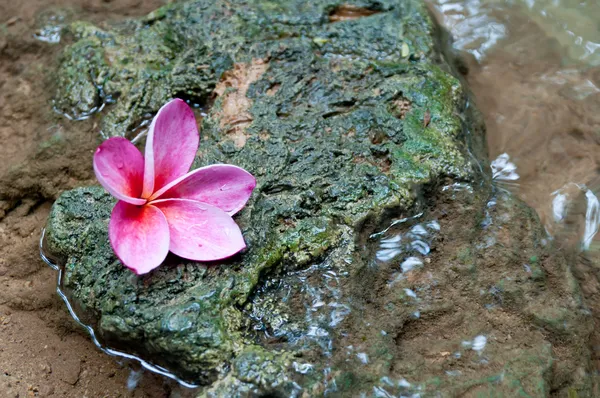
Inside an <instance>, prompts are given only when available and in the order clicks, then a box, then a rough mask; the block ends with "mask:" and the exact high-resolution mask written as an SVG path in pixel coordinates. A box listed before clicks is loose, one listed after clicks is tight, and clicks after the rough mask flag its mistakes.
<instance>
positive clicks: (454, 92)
mask: <svg viewBox="0 0 600 398" xmlns="http://www.w3.org/2000/svg"><path fill="white" fill-rule="evenodd" d="M70 30H71V32H72V33H73V34H74V35H75V39H76V40H75V42H74V43H73V44H72V45H70V46H69V47H68V48H67V49H66V50H65V52H64V54H63V57H62V59H61V62H62V63H61V67H60V68H59V70H58V72H57V74H58V75H57V82H58V92H57V97H56V98H57V100H56V104H55V105H56V106H57V108H58V109H61V110H62V111H63V112H66V113H70V114H73V115H75V116H83V117H87V116H88V115H90V114H93V113H95V112H96V113H98V115H94V117H98V118H101V126H102V132H103V133H104V135H105V136H113V135H123V136H128V137H130V138H131V137H132V136H133V134H134V133H135V131H134V128H135V127H136V126H138V125H139V124H140V123H142V122H143V120H145V119H147V118H148V117H150V116H151V115H152V114H154V113H155V112H156V111H157V110H158V108H159V107H160V106H161V105H162V104H163V103H164V102H166V101H167V100H168V99H169V98H172V97H175V96H179V97H183V98H185V99H187V100H189V101H190V102H191V103H194V104H198V105H200V106H201V107H202V108H203V110H204V111H205V112H206V113H207V114H206V115H204V117H203V119H202V122H201V128H202V133H201V135H202V140H201V144H200V150H199V153H198V158H197V161H196V164H195V166H202V165H206V164H212V163H216V162H226V163H231V164H236V165H239V166H241V167H244V168H245V169H247V170H248V171H250V172H251V173H252V174H254V175H255V176H256V178H257V181H258V185H257V188H256V190H255V193H254V195H253V197H252V198H251V201H250V202H249V204H248V206H247V207H246V208H245V209H243V210H242V211H241V212H240V213H239V215H237V216H236V221H237V222H238V224H239V225H240V226H241V228H242V231H243V233H244V237H245V239H246V242H247V245H248V249H247V250H246V251H245V252H244V253H241V254H240V255H238V256H236V257H234V258H233V259H230V260H228V261H226V262H223V263H218V264H198V263H194V262H190V261H186V260H183V259H181V258H178V257H176V256H169V257H168V258H167V260H166V262H165V264H164V265H163V266H161V267H160V268H159V269H157V270H156V271H154V272H152V273H150V274H149V275H146V276H143V277H138V276H135V275H133V274H132V273H131V272H130V271H128V270H127V269H126V268H124V267H123V266H122V264H120V263H119V261H118V259H117V258H116V257H115V255H114V254H113V252H112V250H111V248H110V245H109V242H108V235H107V227H108V220H109V217H110V211H111V209H112V206H113V205H114V201H113V199H112V198H111V197H110V196H109V195H108V194H107V193H105V192H104V191H103V190H102V189H101V188H99V187H89V188H80V189H76V190H73V191H69V192H65V193H64V194H63V195H62V196H61V197H60V198H59V199H58V200H57V202H56V203H55V205H54V207H53V210H52V212H51V215H50V218H49V220H48V224H47V231H46V243H47V244H46V250H48V252H49V253H51V254H52V255H53V256H56V257H57V258H59V259H60V260H61V262H62V263H63V265H64V280H63V287H64V289H65V291H66V292H67V294H68V296H69V298H70V299H71V301H72V302H73V304H74V305H75V307H76V309H77V312H78V313H79V314H82V317H83V318H84V319H83V320H84V321H85V322H87V323H89V324H91V325H93V326H94V328H95V330H96V332H97V335H98V337H99V339H100V340H101V341H102V342H103V343H104V344H106V345H108V346H110V347H113V348H117V349H121V350H126V351H127V352H131V353H134V354H136V355H139V356H140V357H142V358H144V359H145V360H148V361H150V362H152V363H154V364H156V365H159V366H161V367H163V368H165V369H167V370H169V371H170V372H173V373H174V374H176V375H177V376H178V377H180V378H182V379H184V380H186V381H188V382H192V383H197V384H199V385H200V386H201V389H200V390H198V394H199V395H202V396H259V395H269V394H272V395H275V396H301V395H303V394H304V395H308V396H321V395H333V396H360V394H362V393H364V394H366V395H367V396H369V395H374V396H385V394H390V395H396V396H398V395H410V394H421V396H437V395H438V394H440V395H442V396H459V395H464V394H468V393H471V395H472V396H478V395H481V396H518V395H523V396H546V395H548V394H549V393H550V391H552V392H553V393H558V394H560V393H562V392H565V393H566V391H569V393H571V391H575V392H577V393H579V394H580V396H586V394H588V393H589V391H590V389H591V388H592V386H591V382H590V380H589V379H588V378H587V376H586V375H587V373H588V371H589V369H590V367H589V361H590V360H589V352H588V350H587V339H588V335H589V332H590V328H591V323H590V322H591V321H590V319H589V316H587V315H586V312H585V311H584V309H583V304H582V303H581V298H580V294H579V291H578V286H577V284H576V283H575V282H574V279H573V277H572V276H571V274H570V270H569V268H568V267H567V265H566V262H565V260H564V259H563V258H562V257H561V255H560V254H557V253H553V252H552V251H551V249H549V248H548V245H547V244H546V245H545V244H544V233H543V229H542V228H541V227H540V224H539V220H538V219H537V217H536V216H535V214H534V213H533V212H532V211H531V210H530V209H528V208H527V207H526V206H524V205H523V204H521V203H520V202H518V201H517V200H515V199H514V198H511V197H510V196H508V195H506V194H501V193H498V192H497V191H496V190H495V189H494V187H493V184H492V182H491V181H490V178H489V175H488V173H487V172H486V171H485V170H487V167H485V165H486V164H487V160H486V157H485V152H484V150H483V149H482V148H483V143H484V133H483V126H482V123H481V120H480V118H479V117H478V115H477V113H476V111H475V109H473V107H472V105H468V104H469V102H468V100H467V95H466V94H465V91H464V89H463V86H462V85H461V84H460V82H459V80H458V79H456V78H455V77H453V76H452V74H451V70H452V67H451V65H449V64H448V62H447V60H448V59H449V56H450V55H449V53H448V52H446V51H445V49H444V48H442V47H440V46H439V44H437V43H441V42H442V40H441V39H439V38H440V36H439V35H440V34H441V33H440V32H439V31H438V29H437V28H436V27H435V26H434V25H433V23H432V21H431V20H430V18H429V16H428V13H427V10H426V8H425V5H424V4H423V3H421V2H420V1H419V0H384V1H377V2H375V1H353V2H343V3H342V2H340V1H329V0H316V1H311V2H306V1H283V0H282V1H265V0H251V1H237V0H235V1H231V0H230V1H219V0H217V1H188V2H182V3H174V4H170V5H168V6H166V7H164V8H161V9H159V10H157V11H155V12H153V13H152V14H150V15H149V16H147V17H145V18H142V19H139V20H132V21H129V22H124V23H122V24H120V25H117V26H106V27H103V28H102V29H101V28H98V27H95V26H92V25H89V24H86V23H76V24H73V25H72V26H71V27H70ZM103 103H105V104H107V106H104V107H103V106H102V104H103ZM73 115H72V116H73ZM386 242H387V243H386ZM390 248H391V249H390ZM386 250H387V251H386ZM533 257H535V258H536V261H535V264H533V263H532V264H530V269H534V270H535V275H533V274H528V273H527V268H526V267H524V264H527V263H531V261H530V259H531V258H533ZM377 258H379V260H377ZM409 258H412V259H413V260H411V261H413V262H412V263H411V264H413V265H414V266H415V268H414V269H411V270H409V269H408V268H405V272H402V267H401V264H402V263H403V262H404V261H405V260H406V259H409ZM414 259H417V260H414ZM411 267H412V265H411ZM478 336H480V337H479V340H477V341H478V342H479V343H478V344H475V343H474V342H475V341H476V340H474V339H475V338H476V337H478ZM567 336H568V337H567ZM484 337H485V343H484V347H480V346H481V341H482V339H483V338H484Z"/></svg>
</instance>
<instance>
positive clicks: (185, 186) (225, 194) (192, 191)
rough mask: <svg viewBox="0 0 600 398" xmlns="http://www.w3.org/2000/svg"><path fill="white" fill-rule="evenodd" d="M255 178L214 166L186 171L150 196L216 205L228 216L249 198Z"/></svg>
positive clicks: (244, 173) (238, 170) (224, 167)
mask: <svg viewBox="0 0 600 398" xmlns="http://www.w3.org/2000/svg"><path fill="white" fill-rule="evenodd" d="M255 186H256V179H255V178H254V176H253V175H252V174H250V173H248V172H247V171H246V170H244V169H242V168H241V167H237V166H232V165H229V164H215V165H211V166H206V167H201V168H199V169H196V170H193V171H190V172H189V173H187V174H186V175H184V176H183V177H180V178H178V179H177V180H175V181H173V182H172V183H170V184H168V185H166V186H165V187H164V188H163V189H161V190H159V191H157V192H156V193H154V195H152V196H151V197H150V200H154V199H156V198H161V199H167V198H180V199H192V200H195V201H198V202H203V203H207V204H209V205H212V206H216V207H218V208H219V209H221V210H223V211H224V212H226V213H227V214H229V215H233V214H235V213H237V212H238V211H240V210H241V209H242V207H244V205H245V204H246V202H248V199H250V195H251V194H252V190H253V189H254V187H255Z"/></svg>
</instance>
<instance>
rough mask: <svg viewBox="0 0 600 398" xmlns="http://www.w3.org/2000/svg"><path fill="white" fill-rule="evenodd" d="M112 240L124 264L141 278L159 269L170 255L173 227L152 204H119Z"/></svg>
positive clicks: (112, 222)
mask: <svg viewBox="0 0 600 398" xmlns="http://www.w3.org/2000/svg"><path fill="white" fill-rule="evenodd" d="M108 237H109V238H110V244H111V246H112V248H113V250H114V251H115V254H116V255H117V256H118V257H119V259H120V260H121V262H123V264H124V265H125V266H126V267H127V268H130V269H131V270H132V271H133V272H135V273H136V274H138V275H140V274H145V273H147V272H149V271H151V270H153V269H154V268H156V267H158V266H159V265H160V264H161V263H162V262H163V260H164V259H165V257H167V254H168V253H169V224H167V219H166V218H165V215H164V214H163V213H162V212H161V211H160V210H159V209H157V208H156V207H154V206H152V205H144V206H134V205H131V204H129V203H125V202H122V201H119V202H117V204H116V205H115V208H114V209H113V211H112V214H111V216H110V223H109V225H108Z"/></svg>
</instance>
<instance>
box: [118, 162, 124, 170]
mask: <svg viewBox="0 0 600 398" xmlns="http://www.w3.org/2000/svg"><path fill="white" fill-rule="evenodd" d="M123 166H125V164H124V163H123V161H122V160H119V161H118V163H117V168H118V169H122V168H123Z"/></svg>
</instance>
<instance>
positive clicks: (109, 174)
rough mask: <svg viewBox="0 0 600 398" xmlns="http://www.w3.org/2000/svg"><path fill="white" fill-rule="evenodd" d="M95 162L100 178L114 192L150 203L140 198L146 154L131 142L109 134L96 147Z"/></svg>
mask: <svg viewBox="0 0 600 398" xmlns="http://www.w3.org/2000/svg"><path fill="white" fill-rule="evenodd" d="M93 163H94V172H95V173H96V178H97V179H98V181H99V182H100V184H102V186H103V187H104V189H106V190H107V191H108V192H109V193H110V194H111V195H113V196H114V197H115V198H117V199H120V200H123V201H125V202H128V203H131V204H134V205H143V204H144V203H146V201H145V200H144V199H140V195H141V193H142V185H143V173H144V158H143V157H142V154H141V153H140V151H139V150H138V149H137V148H136V147H135V146H134V145H133V144H132V143H131V142H129V141H128V140H127V139H125V138H123V137H113V138H109V139H108V140H106V141H104V142H103V143H102V144H101V145H100V146H99V147H98V149H96V153H94V162H93Z"/></svg>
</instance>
